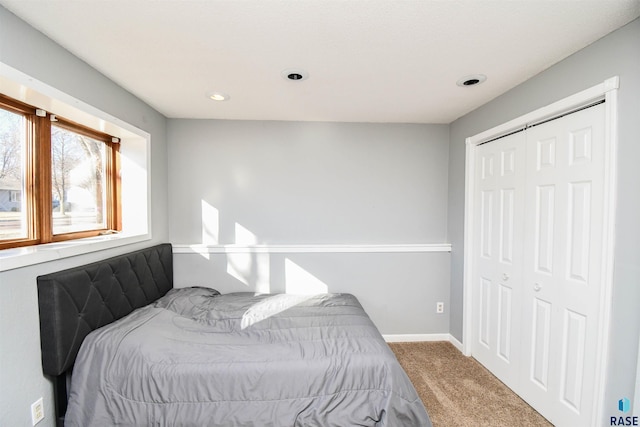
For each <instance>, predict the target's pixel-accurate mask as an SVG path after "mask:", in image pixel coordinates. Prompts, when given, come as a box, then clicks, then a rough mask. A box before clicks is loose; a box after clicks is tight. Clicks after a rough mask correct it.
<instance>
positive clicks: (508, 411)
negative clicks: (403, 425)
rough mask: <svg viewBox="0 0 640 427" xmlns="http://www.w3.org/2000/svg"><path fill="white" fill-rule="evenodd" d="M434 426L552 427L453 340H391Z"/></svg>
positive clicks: (394, 350)
mask: <svg viewBox="0 0 640 427" xmlns="http://www.w3.org/2000/svg"><path fill="white" fill-rule="evenodd" d="M389 346H390V347H391V349H392V350H393V352H394V353H395V355H396V357H397V358H398V360H399V361H400V364H401V365H402V367H403V368H404V370H405V371H406V372H407V374H408V375H409V378H410V379H411V382H412V383H413V385H414V387H415V388H416V390H417V391H418V394H419V395H420V398H421V399H422V402H423V403H424V406H425V407H426V408H427V412H429V416H430V417H431V421H432V422H433V425H434V427H480V426H490V427H502V426H504V427H518V426H527V427H534V426H545V427H548V426H551V424H550V423H549V422H548V421H547V420H546V419H545V418H543V417H542V416H541V415H540V414H538V413H537V412H536V411H535V410H534V409H533V408H531V407H530V406H529V405H527V403H526V402H524V401H523V400H522V399H520V397H518V396H517V395H516V394H515V393H514V392H513V391H511V390H510V389H509V388H508V387H507V386H505V385H504V384H503V383H502V382H500V381H499V380H498V379H497V378H496V377H494V376H493V375H492V374H491V373H490V372H489V371H488V370H487V369H486V368H484V367H483V366H482V365H480V364H479V363H478V362H476V361H475V360H474V359H472V358H470V357H466V356H464V355H463V354H462V353H460V352H459V351H458V349H456V348H455V347H454V346H453V345H452V344H451V343H448V342H417V343H390V344H389Z"/></svg>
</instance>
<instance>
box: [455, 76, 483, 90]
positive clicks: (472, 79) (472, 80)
mask: <svg viewBox="0 0 640 427" xmlns="http://www.w3.org/2000/svg"><path fill="white" fill-rule="evenodd" d="M485 80H487V76H485V75H484V74H472V75H470V76H464V77H463V78H461V79H460V80H458V82H457V83H456V84H457V85H458V86H462V87H464V86H475V85H479V84H480V83H482V82H484V81H485Z"/></svg>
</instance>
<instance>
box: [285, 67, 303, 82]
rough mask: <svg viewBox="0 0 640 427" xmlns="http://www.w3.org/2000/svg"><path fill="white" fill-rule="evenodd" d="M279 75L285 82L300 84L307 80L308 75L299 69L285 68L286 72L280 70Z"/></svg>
mask: <svg viewBox="0 0 640 427" xmlns="http://www.w3.org/2000/svg"><path fill="white" fill-rule="evenodd" d="M281 74H282V77H284V78H285V79H286V80H291V81H294V82H301V81H302V80H306V79H308V78H309V73H307V72H306V71H305V70H302V69H300V68H287V69H286V70H282V73H281Z"/></svg>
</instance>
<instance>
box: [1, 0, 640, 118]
mask: <svg viewBox="0 0 640 427" xmlns="http://www.w3.org/2000/svg"><path fill="white" fill-rule="evenodd" d="M0 4H2V5H3V6H4V7H6V8H7V9H9V10H10V11H12V12H13V13H15V14H16V15H17V16H19V17H20V18H22V19H24V20H25V21H27V22H28V23H29V24H31V25H32V26H34V27H35V28H37V29H39V30H40V31H42V32H43V33H44V34H46V35H47V36H49V37H50V38H52V39H53V40H55V41H56V42H57V43H59V44H60V45H62V46H64V47H65V48H67V49H68V50H69V51H71V52H72V53H73V54H75V55H76V56H78V57H80V58H81V59H83V60H84V61H86V62H87V63H89V64H90V65H92V66H93V67H94V68H96V69H98V70H99V71H101V72H102V73H103V74H105V75H106V76H108V77H109V78H110V79H112V80H113V81H115V82H117V83H118V84H119V85H121V86H122V87H124V88H125V89H127V90H129V91H130V92H131V93H133V94H135V95H136V96H138V97H139V98H141V99H143V100H144V101H146V102H147V103H148V104H150V105H151V106H153V107H154V108H155V109H157V110H158V111H159V112H161V113H162V114H164V115H165V116H167V117H172V118H216V119H249V120H300V121H348V122H401V123H402V122H404V123H450V122H451V121H453V120H455V119H456V118H458V117H460V116H462V115H464V114H466V113H468V112H469V111H472V110H473V109H475V108H477V107H479V106H480V105H482V104H484V103H486V102H488V101H490V100H491V99H493V98H495V97H497V96H499V95H500V94H502V93H504V92H506V91H507V90H509V89H510V88H512V87H514V86H516V85H518V84H519V83H522V82H523V81H525V80H527V79H529V78H530V77H532V76H534V75H536V74H537V73H539V72H541V71H542V70H544V69H546V68H548V67H549V66H551V65H553V64H554V63H556V62H558V61H560V60H562V59H563V58H565V57H567V56H569V55H571V54H572V53H574V52H576V51H578V50H580V49H582V48H583V47H585V46H587V45H589V44H590V43H592V42H594V41H595V40H597V39H599V38H601V37H602V36H604V35H606V34H607V33H609V32H611V31H613V30H615V29H617V28H619V27H621V26H623V25H624V24H626V23H628V22H630V21H632V20H633V19H635V18H637V17H638V16H640V0H438V1H436V0H422V1H400V0H366V1H365V0H361V1H358V0H351V1H349V0H340V1H338V0H283V1H276V0H245V1H239V0H236V1H231V0H227V1H221V0H83V1H78V0H0ZM288 68H302V69H304V70H306V71H307V72H308V73H309V78H308V79H306V80H304V81H298V82H292V81H288V80H285V79H284V78H283V77H282V76H281V72H282V71H283V70H284V69H288ZM476 73H482V74H486V76H487V77H488V78H487V81H486V82H485V83H483V84H481V85H478V86H473V87H459V86H457V85H456V81H457V80H458V79H460V78H461V77H463V76H466V75H470V74H476ZM211 90H217V91H221V92H225V93H227V94H229V95H230V97H231V98H230V100H228V101H224V102H214V101H211V100H209V99H208V98H207V97H206V96H205V94H206V93H207V92H208V91H211Z"/></svg>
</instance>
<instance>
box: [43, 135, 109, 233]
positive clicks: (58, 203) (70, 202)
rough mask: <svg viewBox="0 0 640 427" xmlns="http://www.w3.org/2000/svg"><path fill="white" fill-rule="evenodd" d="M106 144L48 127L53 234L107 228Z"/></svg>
mask: <svg viewBox="0 0 640 427" xmlns="http://www.w3.org/2000/svg"><path fill="white" fill-rule="evenodd" d="M105 176H106V153H105V144H104V143H103V142H102V141H98V140H95V139H93V138H90V137H88V136H84V135H81V134H79V133H76V132H73V131H71V130H68V129H65V128H63V127H59V126H55V125H52V126H51V191H52V193H51V200H52V208H53V234H63V233H71V232H74V231H84V230H95V229H103V228H106V215H105V212H106V196H105V194H106V188H105Z"/></svg>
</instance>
